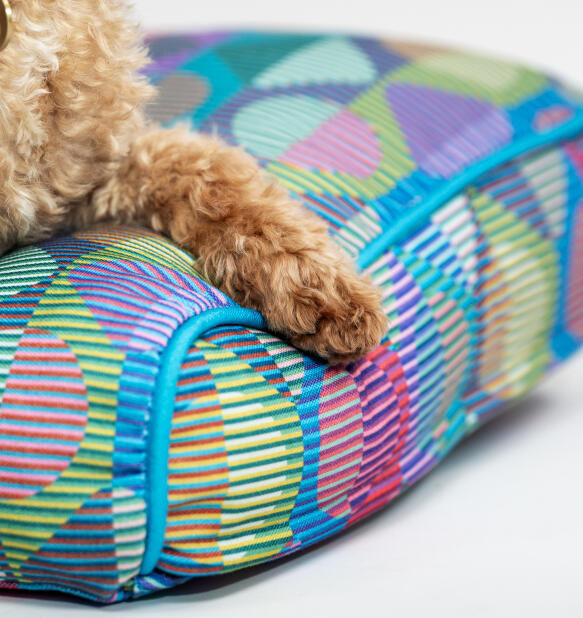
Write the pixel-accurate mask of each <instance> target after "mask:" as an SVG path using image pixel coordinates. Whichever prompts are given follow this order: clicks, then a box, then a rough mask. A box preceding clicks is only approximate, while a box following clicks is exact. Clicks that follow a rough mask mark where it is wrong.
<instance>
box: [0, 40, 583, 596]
mask: <svg viewBox="0 0 583 618" xmlns="http://www.w3.org/2000/svg"><path fill="white" fill-rule="evenodd" d="M150 45H151V49H152V53H153V57H154V63H153V64H152V65H151V66H150V67H149V69H148V73H149V75H150V77H151V79H152V80H153V81H154V82H156V83H157V84H158V85H159V87H160V88H161V92H162V94H161V97H160V99H159V101H158V102H157V103H156V104H155V105H153V106H152V107H151V108H150V114H151V116H152V117H153V118H154V119H157V120H160V121H163V122H167V123H168V124H173V123H174V122H177V121H185V120H186V121H188V122H191V123H192V126H193V127H197V128H202V129H204V130H212V129H218V131H219V132H220V133H221V134H222V135H223V136H224V137H225V139H227V140H229V141H231V142H234V143H240V144H242V145H244V146H245V147H246V148H247V149H248V150H249V151H250V152H252V153H253V154H255V155H256V156H257V157H258V158H259V159H260V161H261V162H262V164H263V165H265V167H266V168H267V169H268V170H269V171H271V172H272V173H273V174H275V175H276V176H277V177H278V179H279V180H280V181H281V182H283V183H284V184H286V185H287V186H288V187H289V188H290V190H291V191H292V192H293V193H294V194H295V195H296V196H297V197H298V199H301V200H302V201H303V202H304V203H305V204H306V205H307V206H308V207H309V208H311V209H313V210H314V211H315V212H316V213H318V214H319V215H320V216H322V217H323V218H324V219H325V220H326V221H327V222H328V223H329V226H330V232H331V234H332V235H333V236H334V238H335V239H336V240H337V242H338V243H339V244H340V245H341V246H342V247H343V248H344V249H345V250H346V251H347V252H348V253H349V254H350V255H351V256H352V257H353V258H354V259H355V260H356V262H357V263H358V264H359V266H360V267H361V268H362V269H363V270H364V271H365V272H367V273H368V274H370V275H371V277H372V279H373V281H374V282H375V283H376V284H377V285H378V286H379V287H380V289H381V290H382V294H383V303H384V307H385V310H386V312H387V315H388V316H389V318H390V322H391V327H390V331H389V333H388V336H387V338H386V339H385V340H384V341H383V342H382V344H381V345H380V346H379V348H378V349H377V350H375V351H374V352H372V353H371V354H369V355H368V356H367V357H366V358H364V359H362V360H360V361H358V362H355V363H353V364H351V365H350V366H349V367H347V368H345V369H343V368H339V367H329V366H326V365H323V364H322V363H320V362H318V361H317V360H316V359H313V358H310V357H308V356H305V355H303V354H301V353H299V352H298V351H296V350H294V349H293V348H291V347H289V346H288V345H287V344H286V343H285V342H282V341H281V340H279V339H278V338H276V337H274V336H273V335H271V334H270V333H268V332H266V330H265V328H264V325H263V321H262V318H261V316H260V315H258V314H256V313H255V312H252V311H248V310H245V309H241V308H240V307H237V306H236V305H235V303H233V302H232V301H231V300H230V299H228V298H227V297H225V296H224V295H223V294H222V293H221V292H219V291H217V290H216V289H215V288H214V287H213V286H212V284H211V283H209V282H206V281H204V280H203V279H202V278H201V276H200V275H199V274H197V273H196V271H195V269H194V266H193V259H192V257H191V256H189V255H188V254H186V253H184V252H183V251H180V250H179V249H177V248H176V247H174V246H173V245H172V244H171V243H170V242H169V241H167V240H165V239H162V238H160V237H158V236H156V235H154V234H152V233H150V232H147V231H145V230H132V229H110V230H100V231H95V232H86V233H80V234H76V235H74V236H70V237H64V238H58V239H55V240H52V241H50V242H47V243H43V244H42V245H39V246H36V247H28V248H24V249H21V250H18V251H16V252H14V253H12V254H10V255H8V256H5V257H4V258H2V260H1V261H0V348H1V351H0V395H1V400H0V520H1V522H2V523H0V577H1V581H0V586H3V587H10V588H23V589H45V588H48V589H59V590H63V591H67V592H72V593H74V594H79V595H83V596H86V597H89V598H91V599H95V600H98V601H102V602H111V601H116V600H121V599H126V598H131V597H134V596H139V595H142V594H145V593H148V592H151V591H155V590H159V589H161V588H165V587H168V586H171V585H175V584H177V583H180V582H181V581H184V580H186V579H189V578H191V577H193V576H201V575H207V574H211V573H221V572H226V571H229V570H233V569H236V568H241V567H244V566H248V565H251V564H255V563H259V562H263V561H266V560H269V559H274V558H277V557H280V556H283V555H287V554H289V553H291V552H293V551H296V550H297V549H299V548H301V547H306V546H308V545H310V544H312V543H314V542H316V541H318V540H321V539H323V538H325V537H327V536H329V535H331V534H333V533H335V532H338V531H340V530H342V529H343V528H345V527H346V526H348V525H350V524H352V523H354V522H355V521H358V520H359V519H361V518H362V517H365V516H366V515H368V514H369V513H371V512H373V511H375V510H377V509H378V508H380V507H381V506H383V505H385V504H386V503H388V502H389V501H391V500H392V499H393V498H395V497H396V496H397V495H399V494H400V493H401V492H402V491H403V490H404V489H406V488H407V487H409V486H410V485H411V484H413V483H414V482H415V481H416V480H417V479H419V478H420V477H421V476H423V475H424V474H426V473H427V472H428V471H429V470H431V468H433V467H434V466H435V465H436V464H437V463H438V462H439V461H440V460H441V459H442V458H443V457H444V456H445V455H446V454H447V453H448V452H449V450H450V449H451V448H452V447H453V446H454V445H455V444H456V443H457V442H459V440H460V439H461V438H463V437H464V436H465V435H467V434H468V433H469V432H471V431H473V430H474V429H476V428H477V427H479V426H480V425H481V424H483V423H484V422H486V421H487V420H488V419H489V418H491V417H492V416H493V415H495V414H496V413H498V412H499V411H500V410H502V409H504V408H505V407H506V406H507V405H508V404H509V403H510V402H512V401H514V400H516V398H518V397H520V396H522V395H523V394H524V393H526V392H527V391H528V390H530V389H531V388H532V387H533V386H534V385H535V384H536V382H538V381H539V380H540V378H541V377H542V376H543V375H544V374H545V373H546V372H547V371H548V370H549V369H551V368H552V367H553V366H555V365H556V364H557V363H559V362H562V361H564V360H565V359H566V358H568V357H569V356H570V355H571V354H572V353H573V352H574V351H575V350H576V349H577V348H578V347H579V346H580V344H581V342H582V340H583V278H582V272H583V254H582V252H581V247H582V246H583V137H582V136H583V104H582V102H581V101H582V100H581V97H580V95H578V94H577V93H573V92H571V91H569V90H567V89H565V88H563V87H562V86H561V85H560V84H557V83H556V82H555V81H553V80H550V79H549V78H547V77H545V76H543V75H540V74H539V73H536V72H534V71H531V70H528V69H524V68H522V67H516V66H513V65H509V64H506V63H503V62H500V61H493V60H489V59H485V58H481V57H476V56H472V55H468V54H463V53H457V52H456V53H454V52H451V51H447V50H438V49H432V48H427V47H423V46H415V45H410V44H404V43H391V42H386V41H380V40H372V39H363V38H354V37H345V36H317V35H309V36H308V35H291V34H290V35H287V34H262V33H226V34H225V33H220V34H213V33H206V34H193V35H186V36H181V37H169V38H154V39H152V40H151V41H150Z"/></svg>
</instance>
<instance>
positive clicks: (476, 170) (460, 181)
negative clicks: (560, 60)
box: [356, 110, 583, 270]
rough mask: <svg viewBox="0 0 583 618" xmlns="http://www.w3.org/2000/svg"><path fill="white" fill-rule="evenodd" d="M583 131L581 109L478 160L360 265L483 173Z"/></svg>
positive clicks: (396, 227) (384, 237)
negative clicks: (570, 117)
mask: <svg viewBox="0 0 583 618" xmlns="http://www.w3.org/2000/svg"><path fill="white" fill-rule="evenodd" d="M582 132H583V110H578V111H577V112H576V113H575V116H574V117H573V118H572V119H571V120H570V121H569V122H568V123H566V124H564V125H561V126H560V127H557V128H556V129H552V130H550V131H547V132H546V133H537V134H535V135H530V136H528V137H526V138H523V139H521V140H518V141H516V142H514V143H512V144H510V145H509V146H506V148H503V149H502V150H499V151H498V152H497V153H495V154H493V155H491V156H490V157H488V158H487V159H484V160H482V161H479V162H478V163H474V165H471V166H470V167H468V168H467V169H466V170H465V171H464V172H463V173H462V174H460V175H459V176H456V177H455V178H452V179H451V180H450V181H448V182H445V183H444V185H443V186H442V187H441V188H440V189H438V190H437V191H435V193H433V194H432V195H430V196H429V197H428V198H427V199H426V200H425V201H424V202H423V203H422V204H420V205H417V206H415V209H414V210H413V211H412V212H411V213H410V214H409V213H407V214H405V215H404V216H403V217H402V218H401V219H399V220H398V221H397V222H395V224H394V225H393V226H392V227H391V228H390V229H388V230H386V231H385V232H383V233H382V234H381V235H380V236H379V237H378V238H376V239H375V240H374V241H373V242H372V243H371V244H370V245H368V247H366V248H365V249H364V250H363V251H362V253H361V254H360V256H359V257H358V259H357V260H356V264H357V266H358V267H359V268H360V269H363V270H364V269H365V268H368V267H369V266H370V265H371V264H372V263H373V262H374V261H375V260H376V259H377V258H378V257H379V256H381V255H383V254H384V253H385V252H386V251H387V249H389V247H392V246H395V245H398V244H399V243H401V242H403V241H405V240H406V239H407V238H409V237H410V236H411V234H413V233H414V232H416V231H417V230H418V229H419V228H420V227H422V226H423V225H425V224H426V223H427V222H428V221H429V219H430V218H431V216H432V215H433V214H434V213H435V211H436V210H438V209H439V208H441V207H442V206H443V205H444V204H447V202H449V201H450V200H451V199H453V198H454V197H456V195H459V194H460V193H461V192H462V191H464V190H466V189H467V188H468V186H469V185H471V184H472V183H473V182H475V181H476V180H478V178H480V176H483V175H484V174H486V173H488V172H489V171H491V170H493V169H494V168H496V167H499V166H500V165H504V164H505V163H508V162H509V161H511V160H512V159H515V158H516V157H518V156H520V155H521V154H525V153H527V152H532V151H533V150H538V149H540V148H544V147H545V146H550V145H551V144H553V143H556V142H558V141H562V140H565V139H569V138H573V137H576V136H577V134H579V133H582Z"/></svg>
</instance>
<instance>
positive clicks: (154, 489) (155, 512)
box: [140, 307, 265, 575]
mask: <svg viewBox="0 0 583 618" xmlns="http://www.w3.org/2000/svg"><path fill="white" fill-rule="evenodd" d="M228 324H236V325H237V326H247V327H250V328H265V321H264V320H263V317H262V316H261V314H259V313H257V312H256V311H252V310H251V309H242V308H241V307H223V308H218V309H210V310H209V311H205V312H204V313H201V314H199V315H195V316H192V317H191V318H189V319H188V320H187V321H186V322H184V323H183V324H182V325H181V326H180V328H178V329H177V330H176V332H175V333H174V334H173V335H172V338H171V339H170V341H169V342H168V345H167V346H166V349H165V350H164V353H163V354H162V359H161V365H160V371H159V372H158V377H157V378H156V390H155V393H154V399H153V402H152V413H151V417H150V422H149V431H148V444H147V447H146V453H147V461H146V478H147V482H146V513H147V520H146V547H145V551H144V556H143V558H142V566H141V568H140V575H148V574H149V573H150V572H151V571H152V570H153V569H154V567H155V566H156V563H157V562H158V558H159V557H160V553H161V552H162V547H163V546H164V536H165V533H166V514H167V511H168V453H169V450H170V426H171V423H172V415H173V413H174V400H175V396H176V388H177V382H178V375H179V372H180V367H181V366H182V362H183V360H184V358H185V356H186V354H187V352H188V350H189V348H190V347H191V345H192V344H193V342H194V341H196V339H198V338H199V337H200V336H201V335H202V334H203V333H205V332H206V331H208V330H210V329H211V328H215V327H217V326H225V325H228Z"/></svg>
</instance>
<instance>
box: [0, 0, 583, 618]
mask: <svg viewBox="0 0 583 618" xmlns="http://www.w3.org/2000/svg"><path fill="white" fill-rule="evenodd" d="M136 15H137V16H139V18H140V19H141V20H142V21H143V23H144V24H145V25H146V27H147V28H149V29H150V30H158V31H160V30H168V29H172V30H177V29H178V30H180V29H188V28H189V27H196V28H203V27H206V26H219V27H224V26H239V25H248V26H251V25H252V26H270V27H279V28H295V27H297V28H309V29H320V30H324V29H326V30H330V29H334V28H337V29H341V30H347V31H360V32H368V33H373V34H375V33H379V34H388V35H393V36H397V37H401V38H402V37H414V38H424V39H429V40H432V41H436V42H442V43H448V44H453V45H463V46H466V47H471V48H474V49H477V50H481V51H485V52H489V53H494V54H497V55H502V56H507V57H510V58H513V59H518V60H523V61H526V62H529V63H530V64H534V65H536V66H541V67H543V68H546V69H547V70H550V71H552V72H556V73H559V74H561V75H562V76H564V77H566V78H567V79H569V80H570V81H572V82H573V83H575V84H578V85H579V86H583V38H582V37H583V34H582V33H583V3H581V2H580V0H547V1H543V0H514V1H513V0H481V1H479V2H478V1H477V0H400V2H389V1H388V0H385V1H384V2H375V1H373V0H358V1H356V2H341V1H340V0H334V1H332V0H319V1H318V0H286V1H285V2H283V1H282V0H265V1H254V0H239V1H237V0H224V1H220V0H219V1H217V0H206V2H205V1H204V0H202V1H201V0H198V1H196V2H194V1H193V0H188V1H187V0H163V1H159V0H140V1H139V2H138V3H137V6H136ZM582 444H583V358H582V357H579V358H578V359H576V360H575V361H574V362H572V363H571V364H570V365H568V366H567V367H565V368H564V369H562V370H561V371H559V372H558V373H556V374H555V375H554V376H553V377H552V378H551V379H549V380H547V382H546V383H545V384H544V385H543V386H542V387H541V388H539V389H538V390H537V391H536V392H535V393H534V394H533V395H532V396H531V397H530V398H528V399H527V400H526V401H524V402H523V403H522V404H520V406H519V407H517V408H516V409H515V410H513V411H511V412H509V413H507V414H506V415H505V416H503V417H500V418H499V419H498V420H496V421H494V422H493V423H491V424H490V425H488V426H487V427H485V428H483V429H482V430H481V431H480V432H478V433H477V434H476V435H474V436H473V437H471V438H470V439H468V440H467V441H466V442H464V443H463V444H462V445H461V446H460V447H458V448H457V449H456V450H455V451H454V452H453V453H452V454H451V455H450V456H449V458H447V459H446V460H445V461H444V462H443V463H442V464H441V465H440V466H439V467H438V468H437V469H436V470H435V471H434V472H433V473H432V474H431V475H430V476H429V477H427V478H426V479H425V480H424V481H422V482H421V483H420V484H419V485H418V486H416V487H415V488H413V489H412V490H411V491H410V492H409V493H408V494H406V495H404V496H403V497H402V498H400V499H399V500H397V501H396V502H395V503H394V504H393V505H392V506H390V507H389V508H388V509H385V510H384V511H383V512H381V513H380V514H378V515H376V516H374V517H373V518H372V519H370V520H368V521H367V522H365V523H364V524H362V525H360V526H358V527H357V528H355V529H353V530H350V531H348V532H347V533H345V534H343V535H342V536H340V537H338V538H335V539H334V540H332V541H330V542H328V543H327V544H325V545H323V546H320V547H318V548H316V549H315V550H312V551H308V552H307V553H304V554H301V555H299V556H297V557H295V558H293V559H291V560H288V561H286V562H283V563H279V564H278V565H276V566H272V567H270V568H267V569H259V570H251V571H248V572H246V573H243V574H240V575H235V576H224V577H223V578H222V579H220V580H218V581H217V579H213V580H209V581H206V582H197V583H195V584H191V585H190V584H189V585H187V586H185V587H182V588H179V589H177V590H175V591H173V592H169V593H166V594H164V595H161V596H157V597H154V598H150V599H146V600H143V601H139V602H134V603H130V604H123V605H117V606H112V607H108V608H99V609H98V608H95V607H92V606H88V605H80V604H79V603H78V602H77V601H70V600H68V599H66V598H64V597H60V596H48V595H47V596H32V597H31V596H27V595H25V594H19V595H16V594H14V595H13V594H8V595H7V594H4V595H0V616H2V617H4V616H7V617H8V616H10V617H11V618H13V617H14V618H21V617H32V616H38V617H42V618H45V617H46V618H52V617H57V616H58V617H62V616H75V617H77V616H88V615H98V614H104V613H107V614H118V615H130V616H134V615H135V616H144V617H146V616H148V617H157V616H172V618H182V617H183V616H184V617H186V616H189V617H191V616H193V617H197V616H198V617H204V618H215V617H219V616H225V617H228V618H245V617H247V616H249V617H251V616H253V617H254V618H258V617H262V616H270V617H273V618H279V617H287V616H290V617H291V616H293V617H294V618H303V617H304V616H306V617H307V616H310V617H312V616H315V617H316V618H327V617H328V616H336V617H344V616H347V617H348V616H367V617H368V616H370V617H372V618H376V617H382V618H385V617H387V618H388V617H393V616H395V617H399V618H408V617H415V618H417V617H421V616H423V615H431V616H432V617H434V618H441V617H448V618H450V617H453V618H455V617H463V618H473V617H481V616H484V617H486V616H487V617H495V618H498V617H501V618H502V617H506V616H508V617H522V616H528V617H529V618H536V617H541V618H542V617H545V618H546V617H548V618H562V617H568V618H578V617H579V616H583V495H582V487H583V484H582V481H581V476H582V474H583V448H582Z"/></svg>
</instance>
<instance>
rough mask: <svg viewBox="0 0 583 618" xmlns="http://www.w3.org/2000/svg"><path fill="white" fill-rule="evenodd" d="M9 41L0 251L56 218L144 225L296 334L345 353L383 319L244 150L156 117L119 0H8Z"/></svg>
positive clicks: (359, 347)
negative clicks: (149, 110)
mask: <svg viewBox="0 0 583 618" xmlns="http://www.w3.org/2000/svg"><path fill="white" fill-rule="evenodd" d="M11 4H12V7H13V12H14V17H15V25H14V34H13V37H12V40H11V41H10V43H9V45H8V47H7V48H6V49H5V50H4V51H2V52H1V53H0V85H1V88H2V93H1V97H0V253H2V252H3V251H6V250H7V249H9V248H10V247H12V246H14V245H20V244H23V243H30V242H34V241H37V240H39V239H42V238H45V237H47V236H49V235H51V234H53V233H54V232H55V231H57V230H59V229H64V228H72V227H77V228H78V227H84V228H85V227H88V226H89V225H91V224H94V223H97V222H102V221H108V222H118V223H129V224H139V225H146V226H149V227H151V228H152V229H154V230H156V231H159V232H162V233H163V234H166V235H167V236H169V237H170V238H172V239H173V240H174V241H175V242H176V243H178V244H180V245H181V246H183V247H184V248H186V249H188V250H190V251H191V252H192V253H193V254H194V255H195V256H196V257H197V258H198V264H199V266H200V268H201V269H202V271H203V272H204V273H205V274H206V275H207V276H208V277H209V279H211V280H212V281H213V282H214V283H215V284H216V285H217V286H218V287H219V288H220V289H221V290H223V291H224V292H225V293H226V294H228V295H229V296H230V297H232V298H234V299H235V300H236V301H237V302H239V303H240V304H241V305H243V306H246V307H250V308H253V309H257V310H259V311H260V312H261V313H262V314H263V315H264V316H265V318H266V321H267V324H268V325H269V327H270V328H271V329H273V330H274V331H276V332H279V333H281V334H282V335H284V336H285V337H287V338H288V339H289V340H290V341H291V342H292V343H293V344H294V345H295V346H297V347H298V348H301V349H302V350H305V351H307V352H310V353H316V354H318V355H319V356H321V357H323V358H326V359H328V360H330V361H339V362H345V361H349V360H352V359H354V358H357V357H359V356H361V355H363V354H365V353H366V352H367V351H368V350H370V349H371V348H373V347H375V346H376V345H377V344H378V343H379V341H380V339H381V337H382V336H383V334H384V333H385V331H386V326H387V323H386V318H385V316H384V314H383V312H382V310H381V306H380V298H379V294H378V292H377V291H376V290H375V289H374V288H373V287H372V286H371V284H370V283H369V282H367V281H366V280H364V279H362V278H361V277H359V276H358V275H357V274H356V272H355V271H354V269H353V267H352V265H351V264H350V263H349V261H348V259H347V258H346V257H345V256H344V255H343V254H342V252H341V251H340V250H339V249H338V248H337V247H336V246H335V245H334V243H333V242H332V241H331V240H330V239H329V237H328V234H327V230H326V227H325V225H324V224H323V223H321V222H320V221H319V220H318V219H317V218H316V217H315V216H314V215H312V214H311V213H309V211H307V210H305V209H304V208H303V207H302V206H301V205H300V204H298V203H297V202H294V201H293V200H292V199H291V198H290V197H289V196H288V194H287V193H286V191H285V190H284V189H283V188H282V187H281V186H280V185H278V184H277V183H276V182H274V181H273V180H272V179H271V178H269V177H268V176H267V175H266V174H265V173H264V172H263V171H262V170H261V169H260V168H259V167H258V165H257V164H256V162H255V161H254V160H253V158H252V157H250V156H249V155H248V154H246V153H245V152H244V151H243V150H241V149H238V148H233V147H229V146H226V145H225V144H223V143H222V142H220V141H219V140H218V139H216V138H213V137H209V136H204V135H198V134H190V133H187V132H186V131H183V130H171V131H165V130H162V129H159V128H156V127H152V126H148V125H147V123H146V121H145V118H144V114H143V109H144V105H145V103H146V102H147V101H148V100H150V99H151V98H152V97H153V96H154V95H155V91H154V89H153V88H152V87H151V86H150V85H149V84H148V83H147V82H146V80H145V79H144V78H143V77H141V76H140V75H139V74H138V69H140V68H141V67H143V66H144V65H145V64H146V63H147V54H146V52H145V51H144V49H143V47H142V43H141V38H140V33H139V29H138V28H137V27H136V26H135V25H133V24H132V23H131V21H130V20H129V17H128V7H127V5H126V3H125V2H123V1H121V0H12V2H11Z"/></svg>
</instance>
